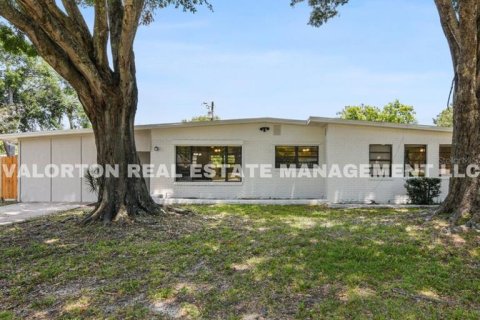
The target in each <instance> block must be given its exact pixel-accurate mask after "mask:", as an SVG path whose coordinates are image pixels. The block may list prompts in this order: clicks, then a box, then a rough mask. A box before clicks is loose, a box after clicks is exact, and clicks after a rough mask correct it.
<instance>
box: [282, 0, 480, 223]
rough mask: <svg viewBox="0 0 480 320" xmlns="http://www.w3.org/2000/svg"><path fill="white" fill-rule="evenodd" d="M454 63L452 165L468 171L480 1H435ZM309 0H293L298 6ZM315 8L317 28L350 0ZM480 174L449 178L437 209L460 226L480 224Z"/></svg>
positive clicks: (475, 148) (321, 0)
mask: <svg viewBox="0 0 480 320" xmlns="http://www.w3.org/2000/svg"><path fill="white" fill-rule="evenodd" d="M434 1H435V4H436V7H437V11H438V14H439V17H440V23H441V26H442V29H443V32H444V34H445V37H446V39H447V42H448V45H449V47H450V53H451V56H452V62H453V71H454V74H455V77H454V95H453V117H454V119H455V121H454V123H453V141H452V158H453V165H456V166H457V169H458V173H459V174H466V171H467V168H468V167H469V166H470V165H480V121H479V119H480V95H478V92H480V81H478V79H479V78H480V66H479V63H478V61H480V50H479V49H478V48H479V47H480V27H479V21H480V7H479V4H478V0H462V1H458V0H434ZM301 2H307V1H305V0H291V5H296V4H298V3H301ZM307 3H308V5H309V6H310V7H311V8H312V13H311V16H310V24H311V25H313V26H316V27H319V26H321V25H323V24H324V23H325V22H327V21H328V20H329V19H331V18H333V17H335V16H337V15H338V12H339V11H338V10H339V9H340V7H341V6H343V5H345V4H347V3H348V0H308V2H307ZM479 189H480V178H478V177H466V178H463V177H461V176H457V177H452V178H451V179H450V186H449V192H448V195H447V197H446V199H445V201H444V202H443V203H442V205H441V206H440V208H439V209H438V211H437V213H452V216H451V223H452V225H455V224H457V222H458V221H459V219H460V218H461V217H462V216H464V215H468V214H470V215H471V219H470V220H469V221H468V222H467V225H468V226H476V225H477V224H478V223H480V192H479Z"/></svg>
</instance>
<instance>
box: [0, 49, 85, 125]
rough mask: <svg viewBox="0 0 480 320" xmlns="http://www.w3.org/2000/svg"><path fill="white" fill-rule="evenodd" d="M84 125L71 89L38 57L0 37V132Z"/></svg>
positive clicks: (81, 111) (83, 116) (83, 117)
mask: <svg viewBox="0 0 480 320" xmlns="http://www.w3.org/2000/svg"><path fill="white" fill-rule="evenodd" d="M65 119H67V120H68V121H69V124H70V128H72V129H74V128H80V127H87V126H88V125H89V121H88V119H87V117H86V116H85V114H84V112H83V108H82V106H81V104H80V102H79V101H78V98H77V95H76V93H75V92H74V90H73V89H72V88H71V87H70V86H69V85H68V84H67V83H66V82H65V81H64V80H63V79H62V78H61V77H60V76H59V75H58V74H57V73H56V72H55V71H54V70H53V69H52V68H51V67H50V66H49V65H47V64H46V63H45V62H44V61H43V60H42V59H41V58H39V57H36V56H30V55H28V54H26V53H24V52H23V51H22V50H20V51H15V50H13V52H12V50H10V49H8V50H7V49H6V43H5V42H2V41H0V133H13V132H18V131H22V132H26V131H36V130H52V129H61V128H63V122H64V120H65Z"/></svg>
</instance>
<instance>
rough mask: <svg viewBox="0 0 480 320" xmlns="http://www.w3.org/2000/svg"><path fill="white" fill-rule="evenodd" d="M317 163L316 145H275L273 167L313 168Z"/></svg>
mask: <svg viewBox="0 0 480 320" xmlns="http://www.w3.org/2000/svg"><path fill="white" fill-rule="evenodd" d="M314 165H318V146H276V147H275V168H281V167H282V166H285V167H291V166H294V167H296V168H301V167H302V166H307V167H308V168H313V166H314Z"/></svg>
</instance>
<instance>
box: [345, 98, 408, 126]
mask: <svg viewBox="0 0 480 320" xmlns="http://www.w3.org/2000/svg"><path fill="white" fill-rule="evenodd" d="M337 115H339V116H340V118H342V119H346V120H363V121H376V122H391V123H404V124H412V123H416V122H417V120H416V118H415V110H414V108H413V107H412V106H408V105H405V104H402V103H400V101H398V100H395V101H393V102H390V103H389V104H387V105H386V106H384V107H383V109H380V108H378V107H375V106H369V105H363V104H362V105H360V106H346V107H345V108H344V109H343V110H342V111H340V112H338V113H337Z"/></svg>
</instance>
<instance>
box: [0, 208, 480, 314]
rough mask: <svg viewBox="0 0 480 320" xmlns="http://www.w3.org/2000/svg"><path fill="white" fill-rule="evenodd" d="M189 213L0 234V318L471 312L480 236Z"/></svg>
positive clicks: (310, 218) (297, 216) (337, 220)
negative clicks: (119, 223)
mask: <svg viewBox="0 0 480 320" xmlns="http://www.w3.org/2000/svg"><path fill="white" fill-rule="evenodd" d="M193 209H194V210H195V211H197V212H198V214H197V215H194V216H187V217H184V216H169V217H162V218H150V217H143V218H141V219H140V221H139V222H137V223H135V224H134V225H131V226H126V227H120V226H113V227H103V226H95V225H94V226H88V227H80V226H79V225H78V224H77V223H76V222H75V221H76V219H78V220H79V219H80V218H81V215H82V214H83V213H82V212H71V213H68V214H65V215H62V216H58V217H50V218H45V219H40V220H35V221H32V222H28V223H24V224H20V225H15V226H10V227H4V228H0V241H2V243H3V244H4V245H3V246H2V248H1V249H0V257H1V258H2V262H1V267H0V282H1V284H2V286H1V287H2V289H1V293H0V294H1V296H0V298H1V299H0V301H2V302H0V308H1V309H2V310H6V313H5V317H8V316H17V317H22V318H23V317H32V316H37V317H42V316H43V317H46V318H55V317H63V318H71V317H81V318H103V317H120V318H156V317H157V318H165V317H167V318H232V319H237V318H238V319H242V318H245V319H260V318H266V319H288V318H301V319H304V318H332V317H337V318H371V317H383V318H396V319H397V318H398V319H400V318H418V319H422V318H425V319H426V318H459V319H460V318H461V319H466V318H472V319H478V317H479V316H480V311H479V310H480V301H479V298H478V292H479V289H480V287H479V283H478V279H479V278H480V277H479V276H480V271H479V264H480V258H479V256H480V252H479V249H478V248H479V244H480V240H479V235H478V234H476V233H473V232H471V233H466V234H461V235H448V234H445V233H443V232H442V228H441V226H442V223H443V222H442V221H441V220H434V221H432V222H429V223H424V219H423V216H422V212H419V211H409V210H401V211H400V210H399V211H394V210H327V209H324V208H319V207H305V206H199V207H193ZM72 217H74V218H73V219H72ZM5 244H7V245H5Z"/></svg>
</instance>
